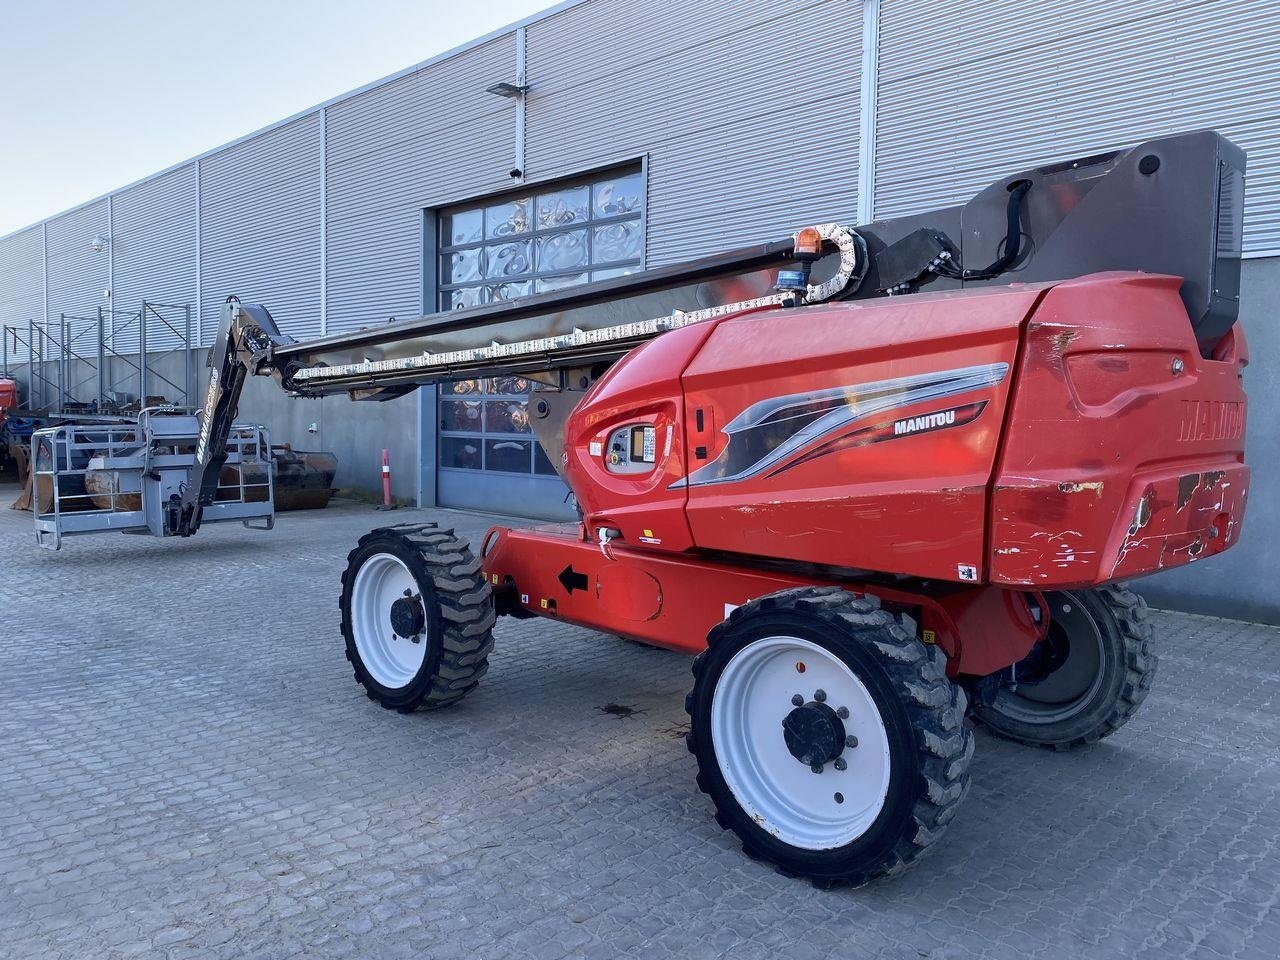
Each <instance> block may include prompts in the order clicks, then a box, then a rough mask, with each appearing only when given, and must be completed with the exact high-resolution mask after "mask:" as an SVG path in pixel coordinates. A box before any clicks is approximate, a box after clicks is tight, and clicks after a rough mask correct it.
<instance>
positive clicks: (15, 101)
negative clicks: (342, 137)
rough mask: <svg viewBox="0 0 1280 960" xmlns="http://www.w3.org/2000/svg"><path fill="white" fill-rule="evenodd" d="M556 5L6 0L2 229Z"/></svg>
mask: <svg viewBox="0 0 1280 960" xmlns="http://www.w3.org/2000/svg"><path fill="white" fill-rule="evenodd" d="M553 3H554V0H469V2H466V0H464V2H441V0H360V2H354V0H345V2H344V0H213V2H190V0H163V2H162V0H0V235H3V234H5V233H8V232H10V231H11V230H14V229H16V228H18V227H23V226H26V225H27V224H29V223H33V222H35V221H37V220H41V219H43V218H44V217H46V216H48V215H49V214H52V213H57V212H59V211H61V210H64V209H66V208H67V207H71V206H74V205H75V204H77V203H80V202H82V201H84V200H88V199H91V198H92V197H95V196H98V195H99V194H103V193H106V192H107V191H109V190H111V189H113V188H115V187H118V186H122V185H124V184H126V183H129V182H130V181H133V180H137V179H139V178H140V177H143V176H146V175H147V174H149V173H154V172H155V171H157V170H160V169H163V168H164V167H167V166H169V165H171V164H173V163H177V162H178V161H180V160H185V159H187V158H189V157H192V156H194V155H196V154H198V153H202V152H203V151H205V150H208V149H210V148H211V147H216V146H218V145H219V144H222V143H225V142H226V141H228V140H232V139H234V138H236V137H238V136H241V135H243V134H246V133H249V132H251V131H253V130H256V129H258V128H259V127H263V126H266V125H267V124H269V123H272V122H274V121H276V120H280V119H282V118H284V117H286V116H288V115H289V114H292V113H296V112H298V111H299V110H303V109H305V108H307V107H310V106H313V105H314V104H316V103H319V102H320V101H322V100H327V99H328V98H329V97H332V96H334V95H336V94H339V93H343V92H345V91H347V90H350V89H352V88H354V87H358V86H361V85H363V84H365V83H368V82H369V81H370V80H375V79H377V78H379V77H382V76H385V75H386V74H388V73H393V72H395V71H396V70H400V69H402V68H404V67H407V66H410V65H412V64H414V63H417V62H418V61H420V60H425V59H427V58H428V57H430V56H432V55H434V54H436V53H440V52H442V51H444V50H447V49H449V48H450V47H455V46H457V45H458V44H460V43H465V42H466V41H467V40H470V39H472V38H474V37H477V36H480V35H482V34H485V33H488V32H490V31H491V30H495V29H497V28H499V27H502V26H505V25H506V24H508V23H510V22H512V21H514V20H519V19H521V18H522V17H525V16H527V15H529V14H531V13H534V12H536V11H538V10H541V9H544V8H545V7H548V6H551V5H552V4H553ZM495 79H501V78H495Z"/></svg>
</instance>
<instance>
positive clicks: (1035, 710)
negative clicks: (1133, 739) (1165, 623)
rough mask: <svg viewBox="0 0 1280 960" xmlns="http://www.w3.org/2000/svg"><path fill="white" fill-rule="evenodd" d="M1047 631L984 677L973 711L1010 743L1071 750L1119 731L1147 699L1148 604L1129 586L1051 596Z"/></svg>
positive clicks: (1151, 659) (1151, 672) (1150, 671)
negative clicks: (1020, 654) (1019, 657)
mask: <svg viewBox="0 0 1280 960" xmlns="http://www.w3.org/2000/svg"><path fill="white" fill-rule="evenodd" d="M1045 605H1046V606H1047V610H1045V611H1043V612H1042V614H1041V615H1042V616H1043V615H1047V616H1048V617H1049V628H1048V630H1047V631H1046V633H1045V637H1044V639H1043V640H1041V641H1040V642H1038V643H1037V644H1036V645H1035V646H1034V647H1032V648H1031V651H1030V652H1029V653H1028V654H1027V656H1026V657H1024V658H1023V659H1022V660H1020V661H1019V662H1018V663H1015V664H1014V665H1013V666H1012V667H1009V668H1007V669H1005V670H1002V671H1000V672H999V673H997V674H994V675H993V676H991V677H987V678H986V679H984V680H983V681H981V682H980V684H979V687H978V690H977V694H978V695H977V696H976V697H975V698H974V706H973V715H974V717H975V719H977V720H978V721H980V722H981V723H982V724H984V725H985V726H987V727H988V728H989V729H990V730H991V731H992V732H994V733H997V734H999V735H1000V736H1002V737H1005V738H1007V739H1009V740H1017V741H1019V742H1021V743H1028V744H1032V745H1035V746H1042V747H1051V748H1054V749H1057V750H1066V749H1069V748H1071V747H1078V746H1083V745H1085V744H1088V743H1093V742H1095V741H1097V740H1099V739H1101V738H1102V737H1105V736H1108V735H1109V734H1112V733H1114V732H1115V731H1116V730H1118V729H1120V727H1121V726H1123V725H1124V724H1125V722H1127V721H1128V719H1129V718H1130V717H1132V716H1133V715H1134V713H1136V712H1137V710H1138V707H1140V706H1141V705H1142V701H1143V700H1145V699H1146V698H1147V691H1149V690H1150V689H1151V681H1152V679H1153V678H1154V677H1155V672H1156V664H1157V659H1156V655H1155V654H1154V653H1152V652H1151V624H1150V623H1149V622H1148V620H1147V605H1146V604H1145V603H1144V602H1143V600H1142V598H1141V597H1140V596H1138V595H1137V594H1136V593H1134V592H1133V591H1132V590H1129V589H1127V588H1125V587H1118V586H1110V587H1097V588H1095V589H1092V590H1064V591H1060V592H1056V593H1048V594H1045Z"/></svg>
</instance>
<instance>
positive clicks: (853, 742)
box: [844, 734, 858, 747]
mask: <svg viewBox="0 0 1280 960" xmlns="http://www.w3.org/2000/svg"><path fill="white" fill-rule="evenodd" d="M844 745H845V746H846V747H856V746H857V745H858V738H857V737H855V736H854V735H853V734H849V736H847V737H845V738H844Z"/></svg>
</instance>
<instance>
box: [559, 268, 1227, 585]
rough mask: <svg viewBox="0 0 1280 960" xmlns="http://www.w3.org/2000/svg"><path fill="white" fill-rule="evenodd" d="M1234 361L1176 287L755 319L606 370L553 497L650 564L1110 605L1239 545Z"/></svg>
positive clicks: (668, 343) (1076, 289) (1099, 284)
mask: <svg viewBox="0 0 1280 960" xmlns="http://www.w3.org/2000/svg"><path fill="white" fill-rule="evenodd" d="M1231 343H1235V340H1232V341H1231ZM1240 348H1241V349H1240V351H1239V352H1240V356H1238V357H1236V356H1232V357H1226V358H1224V359H1221V360H1204V359H1201V358H1200V357H1199V353H1198V348H1197V345H1196V341H1195V336H1194V333H1193V332H1192V328H1191V325H1190V323H1189V320H1188V317H1187V314H1186V310H1185V308H1184V306H1183V305H1182V302H1181V300H1180V299H1179V297H1178V295H1177V281H1176V280H1175V279H1173V278H1165V277H1155V276H1151V275H1143V274H1132V273H1112V274H1097V275H1093V276H1090V277H1085V278H1081V279H1079V280H1071V281H1064V282H1062V283H1056V284H1055V283H1044V284H1010V285H1007V286H1003V287H985V288H977V289H969V290H964V291H945V292H938V293H931V294H917V295H913V296H908V297H891V298H881V299H876V300H863V301H857V302H845V303H836V304H826V305H822V306H814V307H803V308H798V309H765V310H756V311H753V312H747V313H743V314H738V315H735V316H730V317H725V318H721V319H719V320H713V321H709V322H707V323H704V324H699V325H697V326H694V327H689V328H685V329H683V330H679V331H674V332H672V333H669V334H665V335H663V336H661V337H658V338H657V339H656V340H653V341H651V342H649V343H647V344H645V345H643V346H641V347H639V348H637V349H636V350H634V351H633V352H632V353H631V354H629V355H628V356H627V357H625V358H624V359H623V360H622V361H621V362H619V363H618V364H617V365H616V366H615V367H613V368H612V369H611V370H610V371H608V372H607V373H606V375H605V376H604V377H602V378H601V379H600V380H599V381H597V383H596V384H595V386H594V387H593V388H592V389H591V390H590V391H589V392H588V393H587V394H586V396H585V397H584V398H583V401H582V402H581V403H580V404H579V406H578V407H577V408H576V409H575V411H574V412H573V414H572V415H571V416H570V418H569V420H568V422H567V425H566V433H565V440H566V443H565V457H566V476H567V477H568V479H569V482H570V484H571V486H572V487H573V490H574V492H575V494H576V495H577V497H578V501H579V503H580V504H581V506H582V508H583V511H584V520H585V524H586V527H587V534H588V535H589V536H591V537H592V538H598V537H600V536H601V532H602V531H603V534H604V537H605V539H607V540H617V539H620V540H621V541H622V542H623V543H625V544H627V545H629V546H631V547H635V548H639V549H648V550H656V551H664V552H685V551H690V550H701V551H715V552H717V553H721V554H733V555H739V556H742V557H752V558H765V559H769V560H776V561H790V562H792V563H795V564H816V565H821V566H823V567H826V568H842V569H851V570H865V571H875V572H882V573H890V574H899V575H906V576H912V577H919V578H926V579H931V580H933V579H936V580H949V581H954V582H959V583H1003V584H1007V585H1009V586H1016V587H1022V588H1028V587H1029V588H1032V589H1036V588H1041V589H1045V588H1049V587H1060V586H1068V585H1071V586H1078V585H1085V584H1089V583H1101V582H1106V581H1107V580H1109V579H1114V578H1116V577H1118V576H1121V575H1123V576H1134V575H1136V574H1139V573H1142V572H1146V571H1148V570H1149V569H1158V568H1159V567H1161V566H1168V565H1170V564H1174V563H1180V562H1189V561H1190V560H1192V559H1196V558H1198V557H1202V556H1206V555H1208V554H1209V553H1212V552H1216V551H1217V550H1220V549H1224V548H1225V547H1226V546H1228V545H1229V544H1230V543H1231V542H1234V538H1235V536H1237V531H1238V528H1239V523H1240V519H1241V516H1242V514H1243V504H1244V493H1245V489H1246V488H1247V484H1248V471H1247V469H1246V468H1245V467H1244V466H1243V440H1242V430H1243V418H1244V395H1243V392H1242V390H1241V389H1240V386H1239V381H1238V368H1239V366H1240V365H1241V364H1242V363H1243V343H1242V340H1241V341H1240ZM1232 349H1234V347H1232ZM1015 397H1016V402H1014V398H1015ZM1188 411H1190V412H1188ZM1197 417H1200V418H1201V419H1205V418H1208V423H1207V425H1204V424H1201V423H1200V422H1199V421H1197V420H1196V418H1197ZM1192 421H1195V422H1192ZM1188 424H1190V426H1188ZM1100 451H1104V452H1105V454H1106V455H1105V456H1101V455H1100V453H1099V452H1100ZM1156 464H1158V465H1159V466H1158V467H1156V466H1154V465H1156ZM1193 481H1194V483H1193ZM1224 483H1225V484H1226V487H1225V488H1224V487H1222V484H1224ZM1179 484H1181V487H1183V488H1186V489H1189V490H1191V493H1190V494H1187V495H1186V496H1180V495H1179V493H1178V490H1179ZM1220 490H1225V492H1226V495H1225V496H1219V491H1220ZM1081 493H1085V494H1087V495H1085V496H1081V495H1080V494H1081ZM1179 500H1181V501H1182V505H1181V506H1178V505H1177V502H1178V501H1179ZM1166 501H1168V502H1169V503H1171V504H1173V505H1174V509H1172V510H1170V511H1168V512H1166V511H1164V510H1163V507H1164V506H1165V503H1166ZM1144 503H1145V504H1146V506H1145V507H1144V506H1143V504H1144ZM1188 504H1189V506H1188ZM1144 511H1146V512H1144ZM1064 538H1065V540H1064ZM1064 543H1067V544H1068V545H1069V549H1064Z"/></svg>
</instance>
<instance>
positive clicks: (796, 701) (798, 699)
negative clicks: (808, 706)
mask: <svg viewBox="0 0 1280 960" xmlns="http://www.w3.org/2000/svg"><path fill="white" fill-rule="evenodd" d="M791 705H792V706H795V707H803V706H804V697H802V696H800V694H798V693H797V694H796V695H795V696H794V697H792V698H791Z"/></svg>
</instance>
